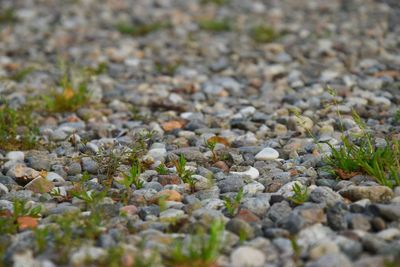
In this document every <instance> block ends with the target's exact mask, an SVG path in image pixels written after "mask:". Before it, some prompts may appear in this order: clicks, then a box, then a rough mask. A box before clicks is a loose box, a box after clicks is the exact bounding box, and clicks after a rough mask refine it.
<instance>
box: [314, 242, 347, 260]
mask: <svg viewBox="0 0 400 267" xmlns="http://www.w3.org/2000/svg"><path fill="white" fill-rule="evenodd" d="M339 252H340V250H339V247H338V246H337V245H336V243H334V242H324V243H321V244H318V245H316V246H315V247H313V248H311V249H310V252H309V257H310V259H311V260H316V259H319V258H320V257H322V256H324V255H326V254H331V253H339Z"/></svg>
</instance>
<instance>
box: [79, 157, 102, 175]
mask: <svg viewBox="0 0 400 267" xmlns="http://www.w3.org/2000/svg"><path fill="white" fill-rule="evenodd" d="M82 169H83V170H84V171H87V172H89V173H91V174H97V172H98V171H99V164H98V163H97V162H96V161H94V160H92V159H91V158H88V157H86V158H82Z"/></svg>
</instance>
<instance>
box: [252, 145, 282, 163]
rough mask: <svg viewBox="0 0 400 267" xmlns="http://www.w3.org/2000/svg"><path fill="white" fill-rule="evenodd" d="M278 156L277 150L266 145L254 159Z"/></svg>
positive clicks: (267, 158) (275, 157)
mask: <svg viewBox="0 0 400 267" xmlns="http://www.w3.org/2000/svg"><path fill="white" fill-rule="evenodd" d="M277 158H279V152H278V151H276V150H275V149H273V148H271V147H266V148H264V149H263V150H261V151H260V152H258V153H257V155H256V156H255V159H256V160H269V159H277Z"/></svg>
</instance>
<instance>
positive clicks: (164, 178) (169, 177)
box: [157, 174, 182, 186]
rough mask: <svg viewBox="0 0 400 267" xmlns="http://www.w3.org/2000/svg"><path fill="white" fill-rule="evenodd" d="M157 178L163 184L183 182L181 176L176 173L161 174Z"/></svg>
mask: <svg viewBox="0 0 400 267" xmlns="http://www.w3.org/2000/svg"><path fill="white" fill-rule="evenodd" d="M157 180H158V182H159V183H160V184H161V185H163V186H166V185H167V184H180V183H181V182H182V181H181V178H180V177H179V176H178V175H175V174H166V175H159V176H158V178H157Z"/></svg>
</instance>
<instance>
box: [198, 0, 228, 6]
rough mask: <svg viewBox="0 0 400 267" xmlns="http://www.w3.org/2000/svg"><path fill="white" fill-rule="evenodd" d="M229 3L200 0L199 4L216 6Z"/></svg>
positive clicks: (225, 0) (223, 0)
mask: <svg viewBox="0 0 400 267" xmlns="http://www.w3.org/2000/svg"><path fill="white" fill-rule="evenodd" d="M229 2H230V0H201V1H200V3H201V4H202V5H208V4H214V5H216V6H222V5H226V4H228V3H229Z"/></svg>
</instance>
